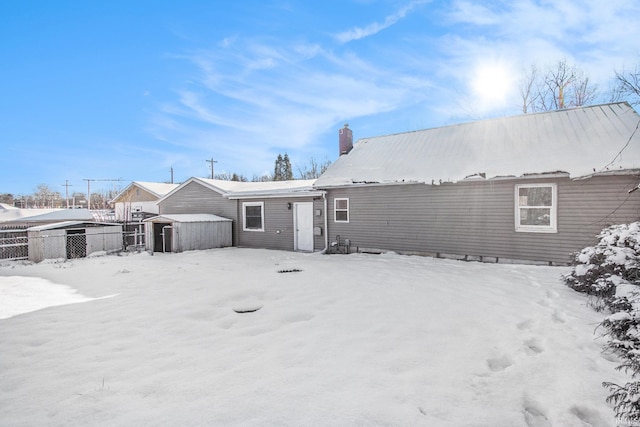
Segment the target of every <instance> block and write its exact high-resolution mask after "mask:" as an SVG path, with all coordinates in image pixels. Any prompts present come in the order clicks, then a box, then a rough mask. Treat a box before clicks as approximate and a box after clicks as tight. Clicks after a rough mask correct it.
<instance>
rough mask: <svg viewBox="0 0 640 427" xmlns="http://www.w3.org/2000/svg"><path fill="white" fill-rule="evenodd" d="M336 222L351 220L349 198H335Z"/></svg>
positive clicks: (334, 214) (334, 213)
mask: <svg viewBox="0 0 640 427" xmlns="http://www.w3.org/2000/svg"><path fill="white" fill-rule="evenodd" d="M333 220H334V222H349V199H333Z"/></svg>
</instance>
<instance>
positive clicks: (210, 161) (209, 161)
mask: <svg viewBox="0 0 640 427" xmlns="http://www.w3.org/2000/svg"><path fill="white" fill-rule="evenodd" d="M207 163H211V179H214V178H213V164H214V163H218V161H217V160H213V157H212V158H211V160H207Z"/></svg>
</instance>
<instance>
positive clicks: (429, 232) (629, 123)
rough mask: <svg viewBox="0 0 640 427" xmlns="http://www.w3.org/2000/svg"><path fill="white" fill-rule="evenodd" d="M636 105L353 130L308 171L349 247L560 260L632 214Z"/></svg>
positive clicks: (637, 176) (636, 211)
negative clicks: (373, 133) (400, 129)
mask: <svg viewBox="0 0 640 427" xmlns="http://www.w3.org/2000/svg"><path fill="white" fill-rule="evenodd" d="M639 125H640V116H639V115H638V114H637V113H636V111H635V110H634V109H633V108H631V106H630V105H629V104H627V103H613V104H605V105H597V106H592V107H584V108H575V109H568V110H561V111H554V112H546V113H537V114H527V115H522V116H515V117H507V118H498V119H491V120H482V121H477V122H472V123H465V124H460V125H454V126H445V127H441V128H435V129H427V130H421V131H415V132H406V133H401V134H394V135H385V136H378V137H372V138H362V139H359V140H358V141H357V142H356V143H355V144H352V143H351V141H352V137H351V130H350V129H348V128H347V127H346V126H345V128H344V129H341V130H340V154H341V156H340V157H339V158H338V160H337V161H336V162H335V163H333V165H331V166H330V167H329V169H328V170H327V171H326V172H325V173H324V174H323V175H322V176H321V177H320V178H319V179H318V180H317V181H316V183H315V185H314V188H315V189H317V190H322V191H325V192H326V196H325V197H326V199H327V231H328V234H329V239H330V240H331V241H334V240H336V236H337V235H339V236H341V240H342V241H344V239H349V241H350V243H351V248H352V250H357V249H358V250H372V251H380V250H392V251H397V252H401V253H418V254H426V255H434V256H445V257H456V258H464V259H473V260H484V261H490V262H502V261H505V262H510V261H517V262H523V261H524V262H535V263H549V264H567V263H569V262H570V261H571V259H572V258H571V257H572V254H573V253H575V252H576V251H579V250H580V249H582V248H583V247H585V246H587V245H589V244H592V243H593V242H594V238H595V236H596V235H597V234H598V233H599V232H600V231H601V230H602V228H603V227H605V226H607V225H611V224H617V223H627V222H631V221H636V220H638V219H639V218H640V192H637V191H636V192H633V193H630V192H629V191H630V190H632V189H634V188H637V186H638V183H639V182H640V130H638V127H639Z"/></svg>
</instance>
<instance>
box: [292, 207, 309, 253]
mask: <svg viewBox="0 0 640 427" xmlns="http://www.w3.org/2000/svg"><path fill="white" fill-rule="evenodd" d="M293 209H294V214H293V229H294V230H295V233H294V237H293V246H294V250H296V251H308V252H313V203H312V202H304V203H294V204H293Z"/></svg>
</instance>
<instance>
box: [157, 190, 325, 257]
mask: <svg viewBox="0 0 640 427" xmlns="http://www.w3.org/2000/svg"><path fill="white" fill-rule="evenodd" d="M313 183H314V180H297V181H272V182H236V181H223V180H216V179H205V178H196V177H194V178H190V179H188V180H187V181H185V182H184V183H182V184H181V185H180V186H178V187H177V188H175V189H174V190H173V191H171V192H169V193H168V194H166V195H165V196H164V197H162V198H161V199H160V200H159V201H158V212H159V215H158V217H153V218H149V219H148V220H147V223H149V222H152V223H154V230H155V231H154V232H153V233H151V231H150V230H147V239H148V240H147V246H146V247H147V249H148V250H156V251H159V250H160V248H161V245H160V244H157V243H156V242H157V241H158V239H160V238H163V239H164V238H165V237H164V236H165V235H166V234H163V235H162V237H161V234H160V233H161V231H160V230H161V229H162V228H164V227H167V226H173V225H174V224H175V223H176V221H177V222H181V221H180V220H181V217H179V216H176V215H187V216H186V217H182V219H186V220H190V218H191V217H190V215H193V214H209V215H212V217H211V218H210V221H212V222H215V221H218V218H226V219H229V220H231V224H232V226H231V235H232V245H234V246H242V247H254V248H271V249H282V250H299V251H309V252H311V251H314V250H322V249H324V248H325V247H326V240H325V239H326V237H325V236H324V234H323V232H322V230H323V229H324V224H325V217H324V213H325V208H324V206H325V199H324V198H323V195H324V192H322V191H316V190H313V188H312V186H313ZM163 217H164V218H165V219H164V220H163V219H162V218H163ZM156 224H159V225H156ZM201 226H202V227H205V225H204V224H201ZM169 230H174V229H171V228H169ZM171 232H172V233H173V231H171ZM152 235H153V237H154V239H153V241H152V240H150V239H149V238H150V237H151V236H152ZM172 238H174V239H175V238H176V236H174V235H173V234H172ZM195 238H196V237H195V236H194V237H193V239H195ZM214 240H215V239H213V240H212V241H214ZM181 245H186V246H185V247H192V246H193V245H194V243H193V242H188V241H185V240H184V239H183V240H181ZM165 249H166V245H165ZM172 250H174V248H172Z"/></svg>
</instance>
